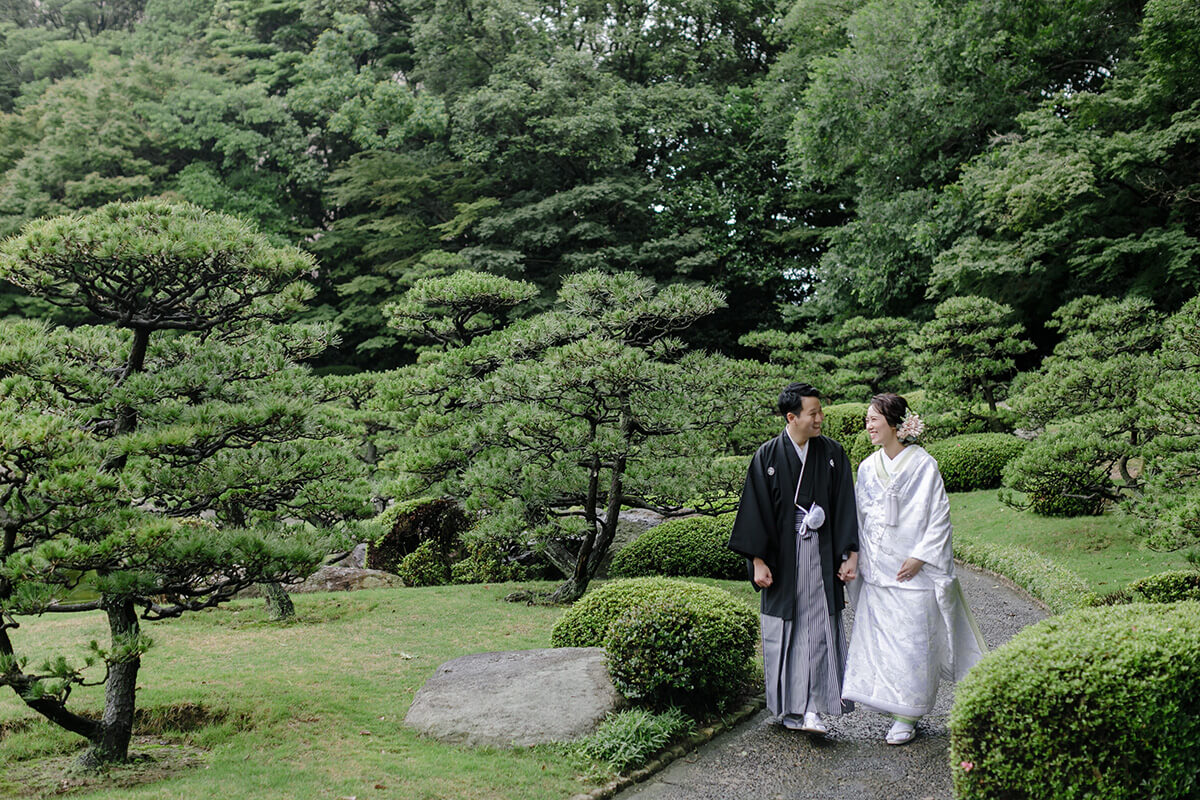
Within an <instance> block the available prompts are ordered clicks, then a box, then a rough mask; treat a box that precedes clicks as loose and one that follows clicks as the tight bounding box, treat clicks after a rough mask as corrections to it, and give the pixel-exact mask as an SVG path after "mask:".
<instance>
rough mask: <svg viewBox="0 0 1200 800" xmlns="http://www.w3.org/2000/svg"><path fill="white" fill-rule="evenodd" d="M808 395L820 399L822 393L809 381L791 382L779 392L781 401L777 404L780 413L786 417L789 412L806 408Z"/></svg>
mask: <svg viewBox="0 0 1200 800" xmlns="http://www.w3.org/2000/svg"><path fill="white" fill-rule="evenodd" d="M806 397H816V398H818V399H820V397H821V393H820V392H818V391H817V390H816V389H815V388H814V387H812V386H810V385H808V384H807V383H789V384H788V385H787V386H785V387H783V391H782V392H780V393H779V403H778V405H776V408H778V409H779V415H780V416H781V417H786V416H787V415H788V414H798V413H800V411H801V410H802V409H803V408H804V398H806Z"/></svg>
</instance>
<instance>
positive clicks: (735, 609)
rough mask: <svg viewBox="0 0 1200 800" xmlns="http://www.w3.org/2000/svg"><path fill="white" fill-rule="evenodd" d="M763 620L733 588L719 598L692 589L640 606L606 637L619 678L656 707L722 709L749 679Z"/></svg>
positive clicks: (635, 697) (635, 696)
mask: <svg viewBox="0 0 1200 800" xmlns="http://www.w3.org/2000/svg"><path fill="white" fill-rule="evenodd" d="M714 592H721V593H722V594H725V595H728V592H723V591H722V590H720V589H714ZM713 597H715V595H713ZM757 622H758V620H757V615H756V614H755V613H754V612H753V611H752V610H751V609H750V608H749V607H748V606H746V605H745V604H743V603H740V602H739V601H737V600H735V599H734V598H733V597H732V595H728V599H725V598H722V599H721V600H720V601H717V602H714V601H713V599H712V598H710V597H704V596H700V595H694V594H692V595H680V596H676V597H672V598H667V599H664V600H656V601H654V602H652V603H640V604H638V605H635V606H633V607H631V608H629V609H628V610H627V611H626V612H625V613H624V614H622V615H621V616H620V617H618V618H617V619H616V620H614V621H613V622H612V624H611V625H609V626H608V630H607V633H606V634H605V637H604V652H605V660H606V662H607V664H608V671H609V674H610V675H611V676H612V681H613V685H614V686H616V687H617V690H618V691H619V692H620V693H621V694H622V695H624V696H625V697H626V698H628V699H629V700H632V701H634V702H635V703H638V704H639V705H646V706H650V707H652V708H663V707H666V706H670V705H681V706H687V707H700V708H716V709H718V710H719V709H722V708H724V707H725V706H727V705H728V704H729V703H730V702H731V701H733V700H734V699H736V698H737V697H738V696H739V695H740V694H741V693H742V690H743V689H745V687H746V684H747V682H748V680H749V677H750V674H751V664H752V662H753V658H754V645H755V642H756V641H757V638H758V636H757V633H758V625H757Z"/></svg>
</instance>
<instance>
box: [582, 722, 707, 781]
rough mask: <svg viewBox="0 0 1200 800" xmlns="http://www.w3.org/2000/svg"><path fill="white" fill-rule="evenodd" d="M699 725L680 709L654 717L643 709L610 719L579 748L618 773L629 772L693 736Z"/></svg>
mask: <svg viewBox="0 0 1200 800" xmlns="http://www.w3.org/2000/svg"><path fill="white" fill-rule="evenodd" d="M695 729H696V724H695V723H694V722H693V721H692V719H691V718H690V717H688V716H687V715H686V714H684V713H683V712H682V711H681V710H679V709H678V708H668V709H667V710H666V711H663V712H662V713H660V714H655V713H654V712H652V711H648V710H647V709H644V708H627V709H625V710H624V711H619V712H617V713H616V714H613V715H611V716H610V717H608V718H607V719H606V720H604V722H602V723H600V727H599V728H597V729H596V732H595V733H593V734H592V735H590V736H587V737H584V738H583V739H580V740H579V742H578V746H579V749H580V751H582V752H583V754H584V755H585V756H587V757H588V758H591V759H594V760H596V761H603V762H604V763H606V764H608V765H609V766H610V767H612V768H613V769H614V770H616V771H617V772H628V771H629V770H632V769H637V768H638V767H640V766H642V764H645V763H646V761H647V759H649V758H650V756H652V755H654V754H655V753H657V752H659V751H660V750H662V749H664V748H665V747H666V746H667V745H669V744H671V743H672V742H674V741H676V740H678V739H681V738H683V737H685V736H690V735H691V734H692V733H693V732H694V731H695Z"/></svg>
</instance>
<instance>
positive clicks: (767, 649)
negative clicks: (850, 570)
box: [761, 510, 854, 717]
mask: <svg viewBox="0 0 1200 800" xmlns="http://www.w3.org/2000/svg"><path fill="white" fill-rule="evenodd" d="M803 520H804V511H803V510H797V511H796V537H795V538H796V565H797V568H796V571H797V575H796V616H795V618H794V619H782V618H780V617H772V616H767V615H765V614H764V615H762V618H761V620H762V643H763V672H764V673H765V675H766V697H767V709H768V710H769V711H770V712H771V713H772V714H774V715H776V716H779V717H801V716H803V714H804V713H805V712H806V711H815V712H817V713H822V714H841V713H843V712H846V711H850V710H852V709H853V707H854V706H853V703H850V702H849V701H843V700H842V675H843V674H844V672H845V668H846V641H845V637H844V635H843V632H842V619H841V614H838V613H830V609H829V604H828V602H827V601H826V596H825V584H824V582H823V581H822V579H821V554H820V550H819V548H818V546H817V537H816V536H815V535H814V534H813V532H812V530H811V529H810V528H808V527H806V526H804V525H803V524H802V523H803Z"/></svg>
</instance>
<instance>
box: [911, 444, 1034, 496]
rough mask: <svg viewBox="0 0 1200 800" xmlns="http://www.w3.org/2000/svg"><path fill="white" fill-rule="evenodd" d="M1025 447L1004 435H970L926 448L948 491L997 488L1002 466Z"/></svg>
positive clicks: (1001, 476) (1002, 471)
mask: <svg viewBox="0 0 1200 800" xmlns="http://www.w3.org/2000/svg"><path fill="white" fill-rule="evenodd" d="M1027 445H1028V442H1026V441H1024V440H1023V439H1018V438H1017V437H1016V436H1011V435H1009V434H1007V433H970V434H966V435H963V436H951V437H950V438H949V439H942V440H941V441H939V442H932V443H931V444H928V445H926V447H925V449H926V450H928V451H929V455H931V456H933V457H934V458H935V459H936V460H937V462H938V469H939V470H940V471H941V473H942V480H943V481H945V482H946V491H948V492H970V491H974V490H975V489H995V488H997V487H999V486H1000V481H1001V478H1003V476H1004V467H1005V465H1006V464H1008V462H1009V461H1012V460H1013V459H1014V458H1016V457H1017V456H1018V455H1020V454H1021V452H1022V451H1023V450H1024V449H1025V447H1026V446H1027Z"/></svg>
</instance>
